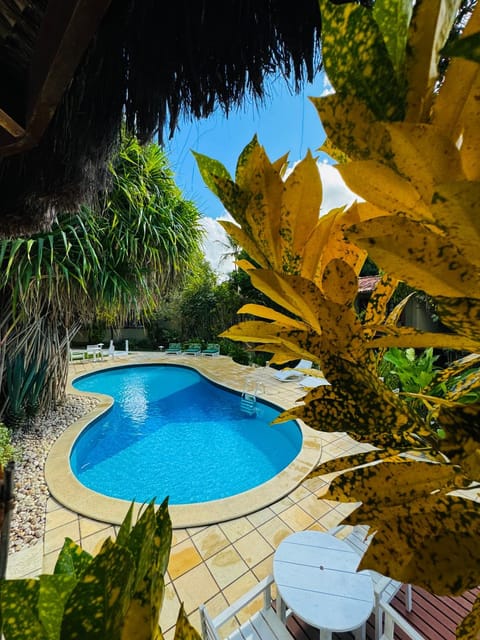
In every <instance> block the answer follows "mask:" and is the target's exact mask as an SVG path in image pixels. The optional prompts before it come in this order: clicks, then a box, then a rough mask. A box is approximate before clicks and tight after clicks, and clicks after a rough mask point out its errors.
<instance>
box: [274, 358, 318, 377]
mask: <svg viewBox="0 0 480 640" xmlns="http://www.w3.org/2000/svg"><path fill="white" fill-rule="evenodd" d="M311 368H312V362H311V361H310V360H300V362H299V363H298V364H297V365H296V366H295V367H293V369H290V368H286V369H281V370H280V371H277V372H276V373H274V374H273V377H274V378H276V379H277V380H280V382H291V381H292V380H300V379H301V378H303V377H304V375H305V374H304V373H303V371H302V370H305V369H311Z"/></svg>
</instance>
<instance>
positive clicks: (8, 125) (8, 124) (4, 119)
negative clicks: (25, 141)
mask: <svg viewBox="0 0 480 640" xmlns="http://www.w3.org/2000/svg"><path fill="white" fill-rule="evenodd" d="M0 127H1V128H2V129H4V130H5V131H7V132H8V133H9V134H10V135H11V136H13V137H14V138H20V137H21V136H23V135H25V129H24V128H23V127H22V126H20V125H19V124H18V122H15V120H14V119H13V118H11V117H10V116H9V115H8V113H5V111H3V109H0Z"/></svg>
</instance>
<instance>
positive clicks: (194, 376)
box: [70, 365, 302, 505]
mask: <svg viewBox="0 0 480 640" xmlns="http://www.w3.org/2000/svg"><path fill="white" fill-rule="evenodd" d="M73 385H74V387H75V388H76V389H78V390H81V391H86V392H99V393H104V394H108V395H110V396H112V397H113V398H114V400H115V402H114V404H113V406H112V408H111V409H110V410H109V411H108V412H107V413H105V414H103V415H102V416H100V417H99V418H97V419H96V420H95V421H94V422H92V423H91V424H90V425H89V426H88V427H87V428H86V429H84V430H83V431H82V432H81V433H80V435H79V436H78V438H77V439H76V441H75V443H74V445H73V447H72V450H71V454H70V465H71V468H72V471H73V473H74V474H75V476H76V477H77V479H78V480H79V481H80V482H81V483H82V484H83V485H84V486H86V487H87V488H89V489H92V490H94V491H96V492H98V493H100V494H103V495H106V496H110V497H113V498H120V499H124V500H135V501H137V502H148V501H150V500H151V499H153V498H156V499H157V500H158V501H161V500H163V498H164V497H165V496H167V495H168V496H169V503H170V504H173V505H185V504H189V503H202V502H209V501H213V500H219V499H223V498H228V497H230V496H234V495H237V494H240V493H243V492H245V491H248V490H250V489H252V488H254V487H257V486H258V485H261V484H262V483H265V482H267V481H269V480H270V479H272V478H273V477H275V476H276V475H277V474H279V473H280V472H281V471H282V470H283V469H285V468H286V467H287V466H288V465H289V464H290V463H291V462H292V461H293V460H294V459H295V458H296V456H297V455H298V453H299V452H300V450H301V448H302V432H301V429H300V428H299V426H298V425H297V424H296V423H295V422H288V423H283V424H280V425H274V426H271V425H270V424H269V423H270V421H271V420H273V419H274V417H276V416H277V415H278V413H279V412H280V411H279V409H278V408H276V407H274V406H272V405H270V404H268V403H266V402H258V401H257V405H256V406H257V411H256V413H255V415H253V416H250V415H248V414H245V413H244V412H242V411H241V408H240V395H239V394H237V393H234V392H232V391H229V390H227V389H225V388H222V387H220V386H218V385H216V384H214V383H212V382H210V381H208V380H207V379H206V378H204V377H203V376H202V375H201V374H199V373H198V372H197V371H195V370H192V369H190V368H186V367H182V366H172V365H136V366H128V367H118V368H112V369H108V370H105V371H100V372H96V373H93V374H88V375H86V376H83V377H80V378H77V379H76V380H75V381H74V383H73Z"/></svg>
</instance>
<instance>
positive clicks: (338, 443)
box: [7, 353, 364, 640]
mask: <svg viewBox="0 0 480 640" xmlns="http://www.w3.org/2000/svg"><path fill="white" fill-rule="evenodd" d="M105 361H106V362H104V363H99V362H97V363H93V362H88V363H82V362H78V363H74V364H72V365H71V374H72V376H75V375H79V374H82V373H86V372H91V371H95V370H98V369H100V368H102V367H105V366H112V365H113V366H115V365H121V364H142V363H154V362H159V363H162V362H169V363H178V364H187V365H191V366H194V367H195V368H197V369H198V370H199V371H201V372H202V373H204V374H205V375H207V376H208V377H209V378H211V379H212V380H214V381H217V382H219V383H221V384H223V385H226V386H229V387H231V388H233V389H236V390H239V391H242V390H243V389H244V388H245V385H246V384H247V385H248V388H249V389H250V390H251V389H252V383H250V382H247V379H249V380H251V379H252V377H253V378H254V379H255V380H256V382H257V387H258V391H259V393H258V396H259V398H264V399H265V400H267V401H269V402H272V403H274V404H276V405H279V406H282V407H291V406H293V405H294V404H295V403H296V401H298V399H299V398H301V396H302V395H303V393H304V392H303V391H302V389H300V388H299V387H298V384H297V383H296V382H279V381H277V380H275V378H274V377H273V371H272V370H270V369H268V368H258V369H252V368H249V367H242V366H240V365H237V364H235V363H234V362H232V361H231V359H230V358H227V357H223V356H219V357H206V356H177V355H172V356H167V355H165V354H159V353H136V354H135V353H132V354H130V355H128V356H123V357H119V358H115V359H113V360H107V359H105ZM307 434H308V437H307V440H308V443H309V448H310V449H316V453H315V456H316V455H317V452H318V456H319V458H320V460H321V461H325V460H328V459H331V458H333V457H337V456H340V455H345V454H347V453H353V452H355V451H359V450H362V449H364V447H362V445H359V444H358V443H356V442H354V441H353V440H352V439H351V438H349V437H348V436H346V435H345V434H339V433H336V434H323V433H322V434H318V433H317V432H313V430H310V429H308V430H307ZM309 459H312V458H311V455H310V458H309ZM59 464H60V463H59ZM55 466H57V465H55ZM297 472H298V469H297ZM300 480H301V479H300ZM300 480H295V478H293V482H294V484H292V489H291V491H290V492H289V493H288V494H287V495H284V497H282V498H281V499H278V500H276V501H274V502H273V503H271V504H269V503H268V497H267V498H266V503H265V505H264V506H263V507H262V508H259V509H258V510H256V511H254V512H253V513H250V514H248V515H243V516H240V517H235V515H234V513H233V512H232V515H231V516H230V515H229V517H231V519H229V520H226V521H224V522H220V523H214V524H207V525H202V526H192V527H186V528H175V529H174V532H173V541H172V551H171V554H170V563H169V566H168V575H167V586H166V595H165V601H164V605H163V608H162V613H161V616H160V624H161V627H162V630H163V632H164V635H165V638H166V640H172V639H173V637H174V625H175V621H176V617H177V614H178V610H179V606H180V602H183V603H184V607H185V610H186V612H187V614H188V616H189V619H190V621H191V623H192V624H193V625H194V626H195V627H196V628H197V629H198V630H199V629H200V623H199V614H198V606H199V605H200V604H201V603H202V602H206V603H207V605H208V608H209V610H210V611H211V612H212V613H213V614H216V613H217V612H219V611H220V610H222V609H224V608H225V607H226V606H227V605H228V604H230V603H231V602H233V601H234V600H236V599H237V598H238V597H239V596H240V595H241V594H243V593H245V591H247V590H248V589H249V588H250V587H251V586H253V585H254V584H255V583H256V582H258V581H259V580H261V579H262V578H264V577H265V576H266V575H268V574H269V573H271V571H272V558H273V553H274V551H275V549H276V548H277V547H278V545H279V543H280V542H281V541H282V540H283V538H285V537H286V536H287V535H289V534H290V533H292V532H294V531H301V530H304V529H317V530H321V531H323V530H327V529H329V528H331V527H333V526H335V525H337V524H338V523H339V522H340V520H341V519H342V518H343V517H344V516H345V515H346V514H347V513H348V511H349V509H350V507H349V506H348V505H345V504H339V503H334V502H329V501H326V500H322V499H319V498H318V495H319V494H321V493H322V490H323V488H324V487H325V484H326V483H325V480H324V479H321V478H314V479H310V480H303V481H300ZM281 492H282V493H284V489H283V488H282V489H281ZM267 504H268V506H266V505H267ZM207 509H208V508H207ZM172 519H173V521H174V525H175V517H174V516H172ZM116 528H117V527H116V526H115V525H112V524H109V523H108V522H102V521H100V520H99V519H92V518H90V517H86V515H79V514H78V513H76V512H75V511H74V510H72V509H68V508H65V507H64V506H63V505H62V504H60V503H59V502H57V501H56V500H55V499H54V498H53V497H51V496H50V497H49V498H48V502H47V514H46V530H45V536H44V540H43V543H38V544H37V545H35V546H34V547H31V548H29V549H25V550H23V551H20V552H18V553H16V554H13V555H11V556H10V558H9V561H8V571H7V577H23V576H35V575H38V574H39V573H41V572H42V571H43V572H51V571H52V569H53V566H54V563H55V560H56V558H57V555H58V551H59V549H60V548H61V546H62V545H63V541H64V539H65V537H70V538H72V539H73V540H75V541H76V542H78V543H79V544H80V545H81V546H82V547H83V548H84V549H86V550H87V551H90V552H93V551H95V550H96V549H97V548H98V546H99V545H100V544H101V542H102V541H103V540H104V539H105V538H106V537H108V536H110V535H112V536H114V535H115V533H116ZM254 606H256V605H254Z"/></svg>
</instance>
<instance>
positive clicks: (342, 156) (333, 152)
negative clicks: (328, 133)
mask: <svg viewBox="0 0 480 640" xmlns="http://www.w3.org/2000/svg"><path fill="white" fill-rule="evenodd" d="M317 150H318V151H321V152H322V153H326V154H327V156H330V157H331V158H332V160H335V162H338V163H339V164H343V163H344V162H348V161H349V157H348V156H347V154H346V153H343V151H340V149H338V147H336V146H335V145H334V144H333V142H332V141H331V140H330V138H327V139H326V140H325V142H324V143H323V144H322V145H321V146H320V147H319V148H318V149H317Z"/></svg>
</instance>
